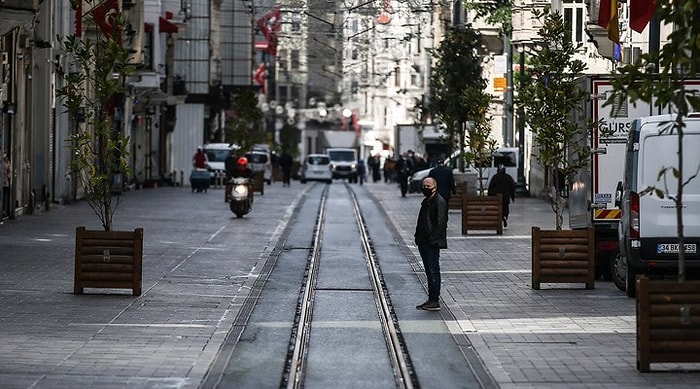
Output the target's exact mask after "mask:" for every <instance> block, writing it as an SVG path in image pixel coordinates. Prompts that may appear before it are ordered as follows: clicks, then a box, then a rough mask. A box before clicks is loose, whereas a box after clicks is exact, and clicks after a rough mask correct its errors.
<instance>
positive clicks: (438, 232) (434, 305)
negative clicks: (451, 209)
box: [414, 177, 447, 311]
mask: <svg viewBox="0 0 700 389" xmlns="http://www.w3.org/2000/svg"><path fill="white" fill-rule="evenodd" d="M436 186H437V184H436V182H435V179H434V178H432V177H426V178H424V179H423V182H422V185H421V192H423V196H425V199H423V202H422V203H421V205H420V211H419V212H418V220H417V221H416V232H415V234H414V238H415V243H416V246H417V247H418V252H419V253H420V257H421V259H422V260H423V267H424V268H425V275H426V277H427V279H428V301H426V302H424V303H423V304H419V305H417V306H416V309H423V310H426V311H439V310H440V282H441V280H440V250H441V249H446V248H447V202H446V201H445V199H443V198H442V196H440V194H438V192H437V188H436Z"/></svg>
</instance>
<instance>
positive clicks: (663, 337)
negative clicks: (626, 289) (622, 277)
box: [636, 276, 700, 372]
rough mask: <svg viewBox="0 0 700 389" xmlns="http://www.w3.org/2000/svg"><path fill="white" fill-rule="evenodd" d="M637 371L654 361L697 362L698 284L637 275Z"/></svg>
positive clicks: (699, 358)
mask: <svg viewBox="0 0 700 389" xmlns="http://www.w3.org/2000/svg"><path fill="white" fill-rule="evenodd" d="M636 284H637V285H636V293H637V370H639V371H641V372H648V371H649V369H650V367H649V365H650V364H651V363H656V362H683V363H698V362H700V282H699V281H684V282H678V281H667V280H650V279H649V278H648V277H645V276H638V277H637V280H636Z"/></svg>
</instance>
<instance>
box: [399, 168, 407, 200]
mask: <svg viewBox="0 0 700 389" xmlns="http://www.w3.org/2000/svg"><path fill="white" fill-rule="evenodd" d="M397 177H398V179H399V186H400V187H401V196H406V193H407V192H408V176H405V175H403V174H400V173H399V174H397Z"/></svg>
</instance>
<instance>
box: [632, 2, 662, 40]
mask: <svg viewBox="0 0 700 389" xmlns="http://www.w3.org/2000/svg"><path fill="white" fill-rule="evenodd" d="M655 11H656V1H654V0H630V27H631V28H632V29H633V30H634V31H637V32H642V31H644V29H645V28H646V26H647V24H648V23H649V21H650V20H651V17H652V16H654V12H655Z"/></svg>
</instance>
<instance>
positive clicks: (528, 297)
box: [364, 183, 700, 388]
mask: <svg viewBox="0 0 700 389" xmlns="http://www.w3.org/2000/svg"><path fill="white" fill-rule="evenodd" d="M364 186H365V188H367V189H368V190H369V191H370V192H371V193H372V194H373V195H374V196H375V197H376V198H377V200H378V201H380V202H381V205H382V206H383V207H384V209H385V210H386V212H387V214H388V215H389V216H390V218H391V219H392V221H393V223H394V225H395V226H396V227H397V229H398V231H399V232H400V233H401V235H402V236H403V239H404V241H405V242H406V243H407V244H408V245H409V246H411V249H412V251H413V252H414V255H416V256H418V251H417V249H416V247H415V245H414V244H413V229H414V228H415V219H416V216H417V212H418V209H419V208H420V201H421V200H422V195H420V194H409V195H408V196H407V197H405V198H402V197H401V194H400V191H399V188H398V186H395V185H393V184H385V183H368V184H366V185H364ZM533 226H538V227H540V228H542V229H551V228H554V212H553V211H552V209H551V207H550V206H549V204H548V203H546V202H545V201H542V200H539V199H535V198H518V199H517V200H516V201H515V202H514V203H511V209H510V217H509V221H508V227H507V228H505V229H504V233H503V235H500V236H499V235H496V234H495V231H494V232H488V231H486V232H476V231H475V232H472V231H469V233H468V235H462V233H461V232H462V231H461V211H459V210H450V218H449V227H448V249H447V250H444V251H443V252H442V254H441V270H442V282H443V293H442V299H443V302H444V304H445V305H446V306H447V307H449V309H450V311H451V312H452V314H453V315H454V317H455V320H456V323H455V324H456V326H455V331H463V332H464V333H466V334H467V336H468V338H469V340H470V341H471V342H472V345H473V346H474V348H475V349H476V350H477V352H478V354H479V355H480V357H481V358H482V359H483V360H484V362H485V365H486V366H487V368H488V369H489V371H490V373H491V374H492V375H493V377H494V378H495V379H496V381H497V382H498V384H499V385H500V387H501V388H650V387H654V388H671V387H673V388H681V387H685V388H697V387H700V364H652V366H651V367H652V372H651V373H639V372H638V371H637V369H636V334H635V331H636V317H635V300H634V299H630V298H628V297H626V296H625V295H624V293H623V292H620V291H619V290H618V289H617V288H616V287H615V285H614V284H613V283H612V282H605V281H596V284H595V289H593V290H586V289H585V285H584V284H547V283H543V284H542V285H541V289H540V290H534V289H532V288H531V271H530V270H531V258H532V255H531V230H532V227H533Z"/></svg>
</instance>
